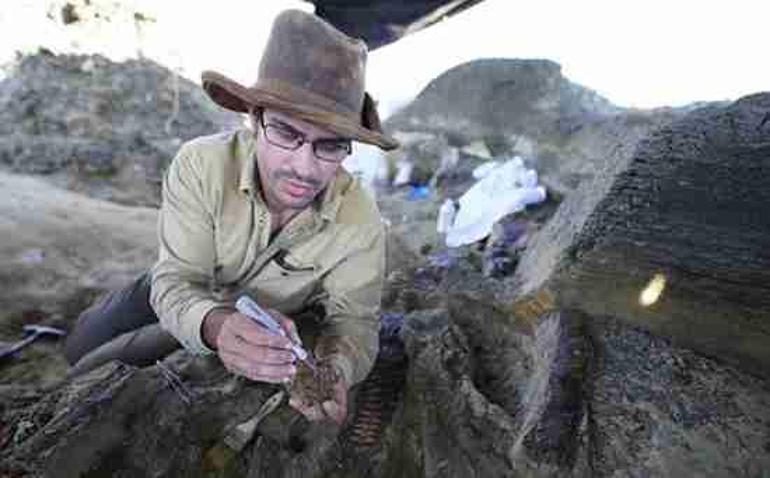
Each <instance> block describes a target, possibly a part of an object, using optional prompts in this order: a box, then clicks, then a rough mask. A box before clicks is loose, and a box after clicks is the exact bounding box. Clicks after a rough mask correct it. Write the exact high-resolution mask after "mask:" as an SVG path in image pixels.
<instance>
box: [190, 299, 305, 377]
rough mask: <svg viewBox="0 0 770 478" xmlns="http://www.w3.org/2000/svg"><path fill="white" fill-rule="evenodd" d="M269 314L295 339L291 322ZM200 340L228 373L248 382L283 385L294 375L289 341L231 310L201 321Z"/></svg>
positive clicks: (210, 315) (218, 312)
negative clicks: (241, 376)
mask: <svg viewBox="0 0 770 478" xmlns="http://www.w3.org/2000/svg"><path fill="white" fill-rule="evenodd" d="M269 313H270V314H271V315H272V316H273V318H275V319H276V320H277V321H278V322H279V323H280V324H281V326H282V327H283V328H284V330H286V332H287V335H288V336H289V337H293V336H296V327H295V325H294V322H293V321H292V320H291V319H289V318H287V317H285V316H284V315H283V314H280V313H277V312H275V311H273V310H270V311H269ZM202 334H203V339H204V341H205V342H206V344H207V345H208V346H209V347H212V346H213V347H212V348H214V349H216V351H217V355H219V358H220V359H221V360H222V363H223V364H224V365H225V367H226V368H227V369H228V370H230V371H231V372H233V373H235V374H238V375H243V376H244V377H247V378H249V379H251V380H256V381H260V382H270V383H286V382H290V381H291V380H293V378H294V375H295V374H296V373H297V368H296V366H295V361H296V357H295V356H294V354H293V353H292V351H291V342H290V341H289V339H288V338H286V337H283V336H281V335H275V334H272V333H270V332H269V331H268V330H267V329H265V328H264V327H261V326H260V325H259V324H257V323H255V322H254V321H253V320H251V319H250V318H248V317H246V316H245V315H243V314H241V313H240V312H233V311H212V312H210V313H209V314H208V315H207V316H206V318H205V319H204V321H203V327H202Z"/></svg>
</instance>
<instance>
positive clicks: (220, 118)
mask: <svg viewBox="0 0 770 478" xmlns="http://www.w3.org/2000/svg"><path fill="white" fill-rule="evenodd" d="M177 88H178V89H177ZM237 124H238V117H237V115H235V114H232V113H229V112H225V111H224V110H221V109H218V107H216V106H215V105H214V104H213V103H212V102H211V101H209V100H208V98H207V97H206V96H205V94H204V93H203V92H202V90H201V89H200V88H199V87H198V86H197V85H195V84H193V83H190V82H189V81H187V80H185V79H183V78H178V77H176V76H175V73H174V72H172V71H169V70H167V69H165V68H164V67H162V66H160V65H158V64H155V63H153V62H151V61H149V60H129V61H126V62H123V63H113V62H111V61H109V60H107V59H105V58H103V57H101V56H98V55H92V56H86V55H60V56H55V55H52V54H50V53H44V52H41V53H38V54H36V55H31V56H26V57H23V58H21V59H19V61H18V62H17V63H16V64H15V65H13V67H12V68H11V69H10V71H9V73H8V77H7V78H5V79H4V80H3V81H2V82H0V167H4V168H5V169H7V170H10V171H13V172H18V173H27V174H42V175H46V177H47V178H48V179H50V180H51V181H53V182H54V183H55V184H58V185H60V186H63V187H67V188H69V189H73V190H78V191H81V192H85V193H87V194H89V195H91V196H95V197H98V198H101V199H110V200H114V201H117V202H121V203H125V204H132V205H136V204H140V205H155V206H156V205H158V204H159V201H160V181H161V178H162V175H163V171H164V169H165V167H166V166H167V165H168V164H169V163H170V161H171V159H172V158H173V156H174V154H175V153H176V150H177V149H178V147H179V146H180V145H181V143H182V142H183V141H186V140H188V139H191V138H193V137H196V136H200V135H203V134H211V133H214V132H216V131H218V130H220V129H223V128H227V127H233V126H235V125H237Z"/></svg>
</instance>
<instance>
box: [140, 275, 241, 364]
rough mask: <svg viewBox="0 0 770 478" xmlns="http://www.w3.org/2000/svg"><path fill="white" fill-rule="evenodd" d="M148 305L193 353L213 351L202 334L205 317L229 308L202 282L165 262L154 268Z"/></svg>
mask: <svg viewBox="0 0 770 478" xmlns="http://www.w3.org/2000/svg"><path fill="white" fill-rule="evenodd" d="M150 305H151V306H152V308H153V309H154V310H155V313H156V314H157V316H158V318H159V319H160V323H161V325H162V326H163V328H164V329H166V330H168V331H169V332H170V333H171V334H172V335H173V336H174V337H176V339H177V340H179V342H180V343H181V344H182V345H183V346H184V347H185V348H186V349H187V350H188V351H190V352H192V353H195V354H208V353H211V352H212V351H213V348H212V347H210V346H209V344H207V343H206V342H205V341H204V337H203V335H202V333H203V323H204V319H205V317H206V316H207V315H208V314H210V313H212V312H214V311H219V310H226V309H228V308H231V304H229V303H227V302H223V301H219V300H216V298H215V297H214V296H213V294H212V293H211V291H210V288H209V286H208V284H206V283H205V282H203V279H201V278H199V277H193V276H191V275H190V274H185V273H182V272H180V271H178V270H175V268H174V267H173V266H172V265H171V264H169V263H168V262H166V261H159V262H158V263H157V264H156V266H155V268H154V269H153V279H152V286H151V293H150Z"/></svg>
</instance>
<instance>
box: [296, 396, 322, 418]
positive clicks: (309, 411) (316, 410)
mask: <svg viewBox="0 0 770 478" xmlns="http://www.w3.org/2000/svg"><path fill="white" fill-rule="evenodd" d="M289 405H290V406H291V407H292V408H294V409H295V410H297V411H298V412H300V413H301V414H303V415H304V416H305V418H307V419H308V420H310V421H318V420H321V419H322V418H323V411H322V410H321V407H320V406H318V405H317V404H313V405H305V404H303V403H302V400H300V399H298V398H296V397H292V398H290V399H289Z"/></svg>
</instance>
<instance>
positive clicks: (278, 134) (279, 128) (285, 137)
mask: <svg viewBox="0 0 770 478" xmlns="http://www.w3.org/2000/svg"><path fill="white" fill-rule="evenodd" d="M256 114H257V116H259V123H260V124H261V125H262V129H263V130H264V131H265V138H266V139H267V142H268V143H270V144H272V145H273V146H277V147H279V148H282V149H288V150H290V151H295V150H297V149H299V147H300V146H302V145H303V144H305V143H307V142H308V141H307V138H306V137H305V135H304V134H302V133H300V132H299V131H297V130H296V129H294V128H292V127H290V126H288V125H283V124H274V123H265V115H264V114H262V113H256ZM310 146H311V147H312V149H313V154H314V155H315V157H316V158H318V159H319V160H320V161H324V162H327V163H341V162H342V161H343V160H344V159H345V158H346V157H347V156H348V155H349V154H350V152H351V150H352V146H351V144H350V141H349V140H345V139H327V138H322V139H317V140H315V141H311V142H310Z"/></svg>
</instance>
